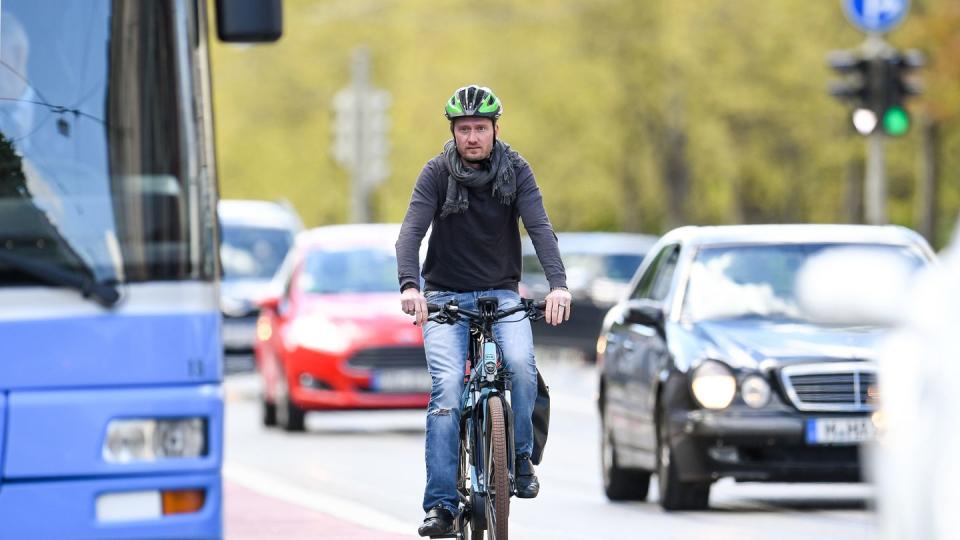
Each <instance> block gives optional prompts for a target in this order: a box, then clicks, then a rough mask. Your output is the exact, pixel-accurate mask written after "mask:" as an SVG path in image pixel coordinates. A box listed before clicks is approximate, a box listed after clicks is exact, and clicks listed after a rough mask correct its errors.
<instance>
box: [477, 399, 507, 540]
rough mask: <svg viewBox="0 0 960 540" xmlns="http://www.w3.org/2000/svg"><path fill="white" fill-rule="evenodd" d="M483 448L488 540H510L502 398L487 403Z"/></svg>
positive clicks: (505, 440) (505, 426)
mask: <svg viewBox="0 0 960 540" xmlns="http://www.w3.org/2000/svg"><path fill="white" fill-rule="evenodd" d="M483 447H484V448H483V454H484V455H483V458H484V465H486V466H485V467H484V475H485V479H486V482H485V485H486V487H487V496H486V500H485V501H484V502H485V510H486V517H487V538H488V539H490V540H507V534H508V533H507V524H508V520H509V518H510V478H509V476H508V473H507V421H506V415H505V413H504V405H503V400H502V399H501V398H500V396H491V397H490V399H488V400H487V421H486V433H485V435H484V444H483Z"/></svg>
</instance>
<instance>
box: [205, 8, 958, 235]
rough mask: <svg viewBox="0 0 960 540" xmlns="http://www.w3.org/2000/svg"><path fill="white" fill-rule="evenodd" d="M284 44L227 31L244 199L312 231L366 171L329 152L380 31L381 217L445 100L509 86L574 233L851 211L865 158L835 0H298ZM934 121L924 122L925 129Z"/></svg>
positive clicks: (902, 219) (229, 192) (398, 195)
mask: <svg viewBox="0 0 960 540" xmlns="http://www.w3.org/2000/svg"><path fill="white" fill-rule="evenodd" d="M957 6H958V4H957V2H956V0H916V1H915V2H914V8H913V13H912V14H911V16H910V17H909V18H908V21H907V23H905V25H904V26H903V28H901V29H899V30H897V31H896V32H894V34H893V35H892V36H891V40H892V41H893V42H894V43H895V44H896V45H898V46H911V47H920V48H922V49H924V50H925V51H926V52H927V53H928V56H929V58H930V62H931V67H930V69H928V70H926V71H925V72H924V74H923V75H924V77H925V79H926V86H927V88H928V92H927V93H926V94H925V96H924V97H923V98H922V99H921V100H916V102H915V103H914V104H913V105H912V106H911V109H912V113H913V114H914V115H915V116H916V115H919V114H926V115H929V116H930V117H931V118H933V119H934V120H935V121H937V122H938V123H939V124H940V126H941V128H942V130H941V133H942V137H941V145H942V147H941V148H940V149H939V155H940V157H941V160H940V163H939V165H940V177H941V188H940V207H939V211H940V212H941V216H942V218H941V228H942V229H943V230H942V231H941V235H940V236H939V237H938V240H939V241H941V242H942V241H944V240H945V239H946V235H947V231H949V229H950V225H951V223H952V221H953V219H954V217H955V216H956V214H957V211H958V209H960V185H958V184H960V182H958V181H957V180H958V175H960V158H958V157H957V156H960V152H958V150H960V122H958V115H960V67H958V66H960V30H958V28H960V8H958V7H957ZM285 9H286V13H285V21H286V24H287V27H286V29H285V34H284V37H283V38H282V40H281V41H280V42H279V43H277V44H275V45H270V46H262V47H231V46H225V45H222V44H216V45H214V46H213V53H214V54H213V58H214V60H213V64H214V65H213V71H214V89H215V92H216V101H215V103H216V121H217V126H216V127H217V137H218V153H219V165H220V168H219V173H220V185H221V189H222V192H223V196H225V197H255V198H270V199H275V198H286V199H288V200H290V201H291V202H292V203H293V204H294V205H295V206H296V207H297V209H298V210H299V211H300V212H301V214H302V216H303V218H304V221H305V222H306V223H307V224H308V225H319V224H325V223H335V222H342V221H345V220H346V219H347V208H348V207H349V201H348V197H349V193H350V189H349V174H348V173H347V172H346V171H344V170H343V169H341V168H339V167H338V166H337V165H336V164H335V163H334V161H333V159H332V158H331V155H330V150H329V148H330V144H331V139H332V133H331V120H332V112H331V101H332V98H333V95H334V94H335V93H336V92H337V91H338V90H339V89H341V88H343V87H345V86H347V85H348V84H349V78H350V71H349V63H350V58H351V54H352V52H353V50H354V49H355V48H356V47H359V46H367V47H368V48H369V49H370V51H371V53H372V58H373V77H372V82H373V84H374V85H375V86H377V87H379V88H384V89H386V90H388V91H390V92H391V94H392V96H393V106H392V108H391V132H390V135H391V148H392V154H391V163H390V164H391V171H392V174H391V175H390V177H389V178H388V179H387V180H386V181H385V182H384V183H383V184H382V185H381V186H380V187H379V189H378V191H377V193H376V196H375V207H376V210H377V214H378V217H379V218H380V219H381V220H384V221H399V220H401V219H402V218H403V214H404V212H405V210H406V205H407V202H408V200H409V196H410V192H411V189H412V187H413V182H414V180H415V179H416V177H417V174H418V173H419V172H420V169H421V167H422V166H423V163H425V162H426V161H427V160H428V159H429V158H431V157H433V156H434V155H436V154H437V153H438V152H439V151H440V149H441V147H442V144H443V142H444V141H445V140H446V139H447V138H449V136H450V133H449V130H448V125H447V122H446V121H445V119H444V118H443V103H444V101H445V100H446V99H447V98H448V97H449V95H450V93H451V92H452V91H453V90H454V89H456V88H457V87H459V86H462V85H465V84H470V83H477V84H481V85H485V86H490V87H491V88H493V89H494V90H495V91H496V92H497V95H498V96H499V97H500V98H501V100H502V101H503V105H504V116H503V118H502V119H501V129H502V131H501V137H502V138H503V139H504V140H506V141H507V142H509V143H510V144H512V145H513V146H514V148H516V149H517V150H518V151H520V152H521V153H522V154H523V155H524V156H525V157H526V158H527V159H528V160H529V161H530V162H531V164H532V165H533V167H534V171H535V172H536V174H537V179H538V182H539V184H540V186H541V190H542V191H543V194H544V199H545V201H546V205H547V210H548V212H549V214H550V217H551V220H552V221H553V223H554V225H555V226H556V227H557V228H558V229H559V230H589V229H598V230H642V231H647V232H662V231H664V230H665V229H667V228H669V227H672V226H675V225H680V224H684V223H740V222H745V223H754V222H807V221H809V222H831V221H833V222H844V221H850V220H851V216H850V211H849V210H848V208H847V205H846V203H845V201H846V200H848V199H849V194H848V190H849V187H850V181H849V178H850V173H849V170H850V167H851V165H854V166H856V165H857V164H858V163H859V162H861V161H862V159H863V152H864V144H863V140H862V139H861V138H860V137H858V136H855V135H854V134H853V133H852V131H851V129H850V127H849V121H848V118H847V114H848V112H847V111H846V109H845V108H844V107H843V106H842V105H840V104H839V103H837V102H835V101H834V100H833V99H832V98H831V97H829V96H828V95H827V92H826V87H827V83H828V81H829V79H830V78H831V76H832V74H831V73H830V70H829V69H828V68H827V67H826V65H825V61H824V58H825V54H826V52H827V50H829V49H834V48H849V47H853V46H856V45H857V44H858V43H859V42H860V41H862V39H863V38H862V35H861V34H860V33H859V32H857V31H856V30H855V29H854V28H853V27H852V26H851V25H850V24H849V23H848V22H847V21H846V20H845V19H844V17H843V14H842V10H841V7H840V6H839V5H838V3H836V2H810V1H809V0H777V1H776V2H770V1H768V0H740V1H738V2H721V1H718V0H704V1H701V2H668V1H667V0H647V1H645V2H637V1H636V0H596V1H591V0H527V1H525V2H523V3H519V2H511V1H508V0H489V1H487V2H484V3H483V4H482V5H479V4H476V3H472V2H466V1H462V0H442V1H429V2H428V1H427V0H405V1H402V2H401V1H389V0H353V1H351V0H327V1H319V0H287V1H286V2H285ZM914 124H915V125H916V124H917V122H914ZM916 131H917V130H916V129H914V130H913V132H911V133H909V134H908V135H907V136H905V137H902V138H899V139H896V140H890V141H888V143H887V148H888V150H889V155H888V165H889V181H890V186H889V193H890V201H889V202H890V216H891V219H892V220H894V221H895V222H898V223H901V224H904V225H907V226H911V225H913V222H914V220H915V216H914V213H915V211H916V204H915V203H914V201H913V198H914V193H915V191H916V190H915V189H914V184H915V183H916V181H917V171H918V165H917V160H918V158H919V146H920V138H919V136H918V135H917V133H916Z"/></svg>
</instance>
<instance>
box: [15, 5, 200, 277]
mask: <svg viewBox="0 0 960 540" xmlns="http://www.w3.org/2000/svg"><path fill="white" fill-rule="evenodd" d="M176 4H177V2H175V1H173V0H171V1H157V2H126V1H117V0H115V1H110V0H86V1H84V2H60V1H58V0H4V1H3V2H2V4H0V7H2V12H0V255H6V256H5V257H4V256H0V286H11V285H32V284H37V282H45V283H50V281H51V279H49V276H46V279H45V278H44V272H37V271H36V269H37V268H50V269H57V270H58V271H59V272H60V273H61V274H62V273H72V274H75V275H79V276H82V277H84V278H85V279H86V280H87V281H92V282H95V283H122V282H137V281H148V280H180V279H212V275H213V274H214V267H213V265H212V263H211V262H210V261H208V260H207V259H209V258H211V257H212V256H211V255H210V254H208V253H205V251H210V250H204V249H201V248H200V247H199V243H200V242H201V241H202V236H203V234H202V233H201V232H200V228H199V223H198V219H197V216H198V215H201V214H200V211H199V210H198V208H199V205H200V204H202V201H200V200H199V196H198V194H197V192H198V189H197V187H196V183H198V182H197V181H196V178H195V175H196V173H195V172H193V171H195V170H196V169H197V165H196V161H197V157H196V152H197V150H195V149H194V147H195V146H197V145H194V144H190V130H192V129H194V128H193V126H192V125H190V124H191V122H190V119H191V115H190V114H185V113H184V111H185V110H187V111H189V110H190V109H189V107H190V106H191V105H192V104H190V103H189V102H187V99H188V98H185V97H183V96H189V95H190V87H189V84H190V74H191V69H192V68H191V62H193V60H192V56H191V54H190V51H189V50H187V49H188V48H187V47H186V45H185V44H187V43H190V42H189V41H188V40H187V39H177V38H178V37H180V38H183V37H185V34H186V33H189V32H190V27H189V25H190V24H191V23H192V24H195V21H192V22H184V21H183V20H182V19H183V18H182V17H179V18H178V17H177V14H182V13H183V12H184V11H185V10H183V9H177V7H176ZM181 7H182V6H181ZM186 11H188V10H186ZM184 88H186V90H184ZM185 102H186V103H185ZM191 175H193V176H194V178H193V179H191ZM191 180H192V181H191ZM54 281H55V280H54ZM56 284H60V285H68V283H64V282H60V283H56Z"/></svg>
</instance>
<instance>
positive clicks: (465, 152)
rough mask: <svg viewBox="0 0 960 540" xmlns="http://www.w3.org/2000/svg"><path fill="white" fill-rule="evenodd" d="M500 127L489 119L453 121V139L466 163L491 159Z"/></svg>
mask: <svg viewBox="0 0 960 540" xmlns="http://www.w3.org/2000/svg"><path fill="white" fill-rule="evenodd" d="M499 132H500V126H498V125H496V124H494V123H493V120H491V119H489V118H473V117H468V118H457V119H456V120H454V121H453V137H454V140H455V141H456V142H457V151H458V152H460V157H461V158H463V159H464V160H465V161H470V162H478V161H483V160H485V159H487V158H488V157H490V152H491V151H493V141H494V139H495V138H496V135H497V133H499Z"/></svg>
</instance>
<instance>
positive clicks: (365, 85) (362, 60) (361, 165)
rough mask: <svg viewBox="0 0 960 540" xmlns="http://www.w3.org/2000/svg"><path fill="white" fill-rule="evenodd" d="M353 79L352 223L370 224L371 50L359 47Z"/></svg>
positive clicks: (353, 69) (354, 61)
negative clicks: (368, 109)
mask: <svg viewBox="0 0 960 540" xmlns="http://www.w3.org/2000/svg"><path fill="white" fill-rule="evenodd" d="M351 68H352V69H351V71H352V75H353V80H352V81H351V86H352V87H353V93H354V96H355V98H356V105H355V107H354V110H353V114H354V122H356V124H355V130H356V131H355V132H354V136H355V137H356V141H355V142H354V147H353V151H354V153H355V155H354V157H353V160H354V161H353V163H354V166H353V170H352V171H351V172H352V175H351V176H352V178H351V180H352V182H351V184H350V221H351V222H353V223H369V222H370V218H371V215H372V212H371V208H370V207H371V204H370V182H368V181H367V161H368V160H367V155H366V150H367V134H366V133H365V127H366V123H365V122H364V116H365V112H366V111H364V108H365V107H366V106H367V100H366V96H367V92H368V90H369V88H370V51H369V50H367V49H366V48H365V47H360V48H358V49H357V50H356V51H354V53H353V65H352V66H351Z"/></svg>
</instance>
